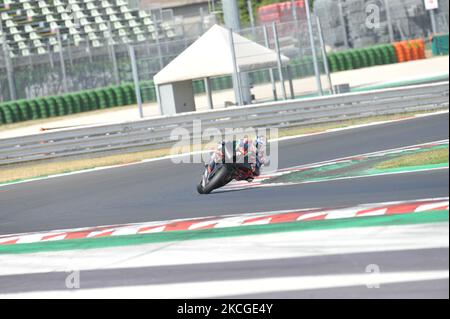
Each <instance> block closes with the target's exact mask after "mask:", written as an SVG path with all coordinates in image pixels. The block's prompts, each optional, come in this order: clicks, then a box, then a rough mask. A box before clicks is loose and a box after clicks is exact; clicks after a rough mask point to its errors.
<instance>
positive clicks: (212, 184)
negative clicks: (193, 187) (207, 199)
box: [197, 166, 228, 194]
mask: <svg viewBox="0 0 450 319" xmlns="http://www.w3.org/2000/svg"><path fill="white" fill-rule="evenodd" d="M227 174H228V169H227V167H226V166H222V167H220V168H219V170H218V171H217V172H216V173H215V174H214V176H213V178H212V179H211V180H210V181H209V183H208V184H206V186H205V187H202V184H201V183H200V184H199V185H198V187H197V191H199V193H200V194H209V193H211V192H212V191H213V190H215V189H216V188H219V187H222V186H224V185H225V184H226V183H224V181H227V180H228V178H227ZM199 188H200V190H199ZM200 191H202V192H200Z"/></svg>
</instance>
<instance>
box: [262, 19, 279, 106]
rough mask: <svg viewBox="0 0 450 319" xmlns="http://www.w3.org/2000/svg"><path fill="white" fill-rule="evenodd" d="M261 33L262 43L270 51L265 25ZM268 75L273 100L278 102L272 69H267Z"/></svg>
mask: <svg viewBox="0 0 450 319" xmlns="http://www.w3.org/2000/svg"><path fill="white" fill-rule="evenodd" d="M263 32H264V42H265V44H266V47H267V48H268V49H270V42H269V34H268V32H267V25H264V27H263ZM269 75H270V83H272V93H273V99H274V100H275V101H277V100H278V96H277V86H276V85H275V77H274V76H273V69H272V68H270V69H269Z"/></svg>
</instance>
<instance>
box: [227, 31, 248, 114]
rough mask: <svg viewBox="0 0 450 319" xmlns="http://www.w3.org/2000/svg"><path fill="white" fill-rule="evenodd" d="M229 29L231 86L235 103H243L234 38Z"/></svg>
mask: <svg viewBox="0 0 450 319" xmlns="http://www.w3.org/2000/svg"><path fill="white" fill-rule="evenodd" d="M228 30H229V36H230V48H231V58H232V60H233V87H234V96H235V98H236V103H237V104H238V105H242V104H244V102H243V97H242V87H241V75H240V72H239V68H238V64H237V61H236V51H235V47H234V39H233V30H232V29H228Z"/></svg>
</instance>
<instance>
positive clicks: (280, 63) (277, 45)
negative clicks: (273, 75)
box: [272, 22, 287, 100]
mask: <svg viewBox="0 0 450 319" xmlns="http://www.w3.org/2000/svg"><path fill="white" fill-rule="evenodd" d="M272 29H273V35H274V38H275V51H276V52H277V64H278V75H279V76H280V82H281V93H282V94H283V100H286V99H287V95H286V86H285V84H284V76H283V61H282V60H281V52H280V42H279V39H278V31H277V25H276V24H275V22H273V23H272Z"/></svg>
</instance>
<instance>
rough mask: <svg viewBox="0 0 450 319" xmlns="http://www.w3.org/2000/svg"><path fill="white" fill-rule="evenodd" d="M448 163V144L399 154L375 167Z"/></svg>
mask: <svg viewBox="0 0 450 319" xmlns="http://www.w3.org/2000/svg"><path fill="white" fill-rule="evenodd" d="M444 163H447V164H448V146H447V147H446V148H442V149H436V150H429V151H423V152H419V153H416V154H408V155H404V156H399V157H397V158H393V159H390V160H387V161H384V162H381V163H379V164H377V165H375V167H374V168H375V169H392V168H402V167H413V166H422V165H435V164H444Z"/></svg>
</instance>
